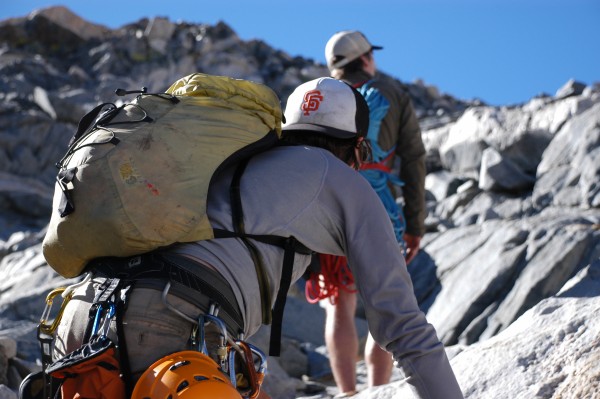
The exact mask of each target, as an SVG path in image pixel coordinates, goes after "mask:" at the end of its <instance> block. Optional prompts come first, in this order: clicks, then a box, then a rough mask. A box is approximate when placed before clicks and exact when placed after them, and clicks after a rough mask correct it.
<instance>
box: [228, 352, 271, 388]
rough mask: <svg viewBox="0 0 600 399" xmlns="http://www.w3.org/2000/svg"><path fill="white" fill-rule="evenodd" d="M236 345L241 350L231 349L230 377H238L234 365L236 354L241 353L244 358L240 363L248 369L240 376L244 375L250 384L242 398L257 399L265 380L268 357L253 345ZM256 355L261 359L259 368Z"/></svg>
mask: <svg viewBox="0 0 600 399" xmlns="http://www.w3.org/2000/svg"><path fill="white" fill-rule="evenodd" d="M236 344H237V346H238V348H239V349H238V350H233V349H231V350H230V353H229V364H230V368H231V369H230V371H229V373H230V376H231V375H235V376H236V377H237V372H236V370H235V369H234V365H235V356H236V352H237V351H239V352H240V353H241V356H242V359H241V360H242V361H241V362H240V364H242V365H245V368H246V370H245V372H244V371H242V372H241V373H240V374H242V375H244V376H245V377H246V379H247V380H248V383H249V389H248V390H247V391H246V392H244V393H242V396H243V397H244V398H249V399H256V398H257V397H258V394H259V393H260V388H261V386H262V383H263V381H264V379H265V373H266V371H267V357H266V356H265V354H264V353H263V352H262V351H261V350H260V349H258V348H257V347H255V346H254V345H252V344H249V343H247V342H244V341H236ZM254 355H256V356H258V358H259V359H260V364H259V366H258V368H257V367H256V366H255V365H254ZM236 384H237V378H236ZM238 391H239V389H238Z"/></svg>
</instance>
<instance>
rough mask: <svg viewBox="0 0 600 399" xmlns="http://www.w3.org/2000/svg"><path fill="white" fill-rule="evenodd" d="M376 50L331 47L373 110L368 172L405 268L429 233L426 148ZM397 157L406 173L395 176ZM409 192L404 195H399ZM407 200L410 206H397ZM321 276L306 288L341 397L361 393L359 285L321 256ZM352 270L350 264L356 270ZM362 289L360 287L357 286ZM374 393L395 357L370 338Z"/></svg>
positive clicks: (333, 63)
mask: <svg viewBox="0 0 600 399" xmlns="http://www.w3.org/2000/svg"><path fill="white" fill-rule="evenodd" d="M380 49H382V47H380V46H374V45H372V44H371V43H369V41H368V40H367V38H366V37H365V36H364V35H363V34H362V33H361V32H358V31H341V32H338V33H336V34H334V35H333V36H332V37H331V38H330V39H329V41H328V42H327V44H326V46H325V57H326V59H327V66H328V68H329V70H330V73H331V76H333V77H334V78H337V79H341V80H343V81H345V82H347V83H348V84H350V85H352V86H353V87H355V88H357V89H358V90H359V91H360V92H361V94H362V95H363V96H364V97H365V99H366V100H367V103H368V105H369V108H370V119H371V120H370V125H369V132H368V135H367V140H368V141H369V142H370V145H371V148H372V151H373V160H372V162H370V163H367V164H365V165H363V166H362V167H361V173H362V174H363V175H364V176H365V177H366V178H367V180H368V181H369V182H370V183H371V186H372V187H373V188H374V189H375V191H376V192H377V194H378V195H379V197H380V199H381V201H382V203H383V204H384V206H385V208H386V210H387V213H388V215H389V217H390V220H391V222H392V224H393V226H394V232H395V235H396V239H397V241H398V243H399V245H401V246H402V248H403V250H404V254H405V257H406V263H407V264H408V263H410V262H411V261H412V260H413V259H414V257H415V256H416V255H417V253H418V251H419V246H420V242H421V237H422V236H423V234H424V232H425V223H424V219H425V147H424V145H423V141H422V139H421V129H420V127H419V123H418V120H417V117H416V115H415V112H414V110H413V107H412V103H411V101H410V98H409V96H408V94H407V93H405V92H404V91H403V90H402V89H401V87H400V86H399V84H398V82H397V81H395V80H393V79H391V78H387V77H383V76H381V75H380V74H378V73H377V68H376V65H375V58H374V56H373V51H374V50H380ZM396 158H397V159H398V160H399V161H400V163H399V166H400V171H399V174H398V172H393V171H392V170H393V168H394V162H395V160H396ZM400 186H402V192H401V193H400V191H399V188H400ZM397 197H400V199H401V202H403V205H402V204H400V205H398V204H397V200H396V198H397ZM320 260H321V269H322V273H321V274H320V275H315V274H313V276H312V279H311V281H309V284H308V285H307V297H308V299H309V300H310V301H311V302H316V301H317V300H323V299H325V298H328V300H324V301H322V304H323V306H324V307H325V310H326V326H325V341H326V345H327V348H328V351H329V354H330V360H331V366H332V371H333V375H334V378H335V380H336V383H337V385H338V388H339V390H340V392H341V394H340V397H346V396H352V395H353V394H354V393H356V369H355V363H356V354H357V352H358V337H357V332H356V327H355V324H354V317H355V312H356V306H357V298H356V295H355V293H356V285H355V284H354V282H355V280H354V277H353V275H352V273H350V269H349V268H348V265H347V262H346V259H345V258H337V257H332V256H330V255H320ZM350 267H351V265H350ZM357 283H358V281H357ZM365 362H366V365H367V371H368V384H369V386H376V385H382V384H386V383H388V382H389V379H390V377H391V371H392V357H391V355H390V354H389V353H388V352H386V351H385V350H383V349H382V348H381V347H380V346H379V345H377V344H376V342H375V340H374V339H373V336H372V335H371V334H370V333H369V335H368V337H367V342H366V345H365Z"/></svg>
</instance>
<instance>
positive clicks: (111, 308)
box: [92, 302, 116, 337]
mask: <svg viewBox="0 0 600 399" xmlns="http://www.w3.org/2000/svg"><path fill="white" fill-rule="evenodd" d="M105 305H108V309H106V311H107V313H106V316H105V317H104V329H105V330H104V331H103V332H102V333H103V334H104V335H106V334H107V333H108V328H109V326H110V319H111V318H112V317H113V316H114V315H115V309H116V308H115V304H114V303H112V302H107V303H104V304H102V303H100V304H98V309H97V310H96V316H94V324H93V325H92V337H93V336H96V335H97V334H98V329H99V328H100V321H101V320H102V313H103V311H104V310H105V309H104V307H105Z"/></svg>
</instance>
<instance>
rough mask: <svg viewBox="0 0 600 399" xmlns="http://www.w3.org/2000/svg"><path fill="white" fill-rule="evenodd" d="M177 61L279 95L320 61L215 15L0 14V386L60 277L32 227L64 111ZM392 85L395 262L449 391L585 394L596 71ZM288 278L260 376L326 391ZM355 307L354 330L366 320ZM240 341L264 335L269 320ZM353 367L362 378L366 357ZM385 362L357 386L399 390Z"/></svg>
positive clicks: (285, 391)
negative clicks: (398, 152) (411, 107)
mask: <svg viewBox="0 0 600 399" xmlns="http://www.w3.org/2000/svg"><path fill="white" fill-rule="evenodd" d="M193 72H206V73H212V74H218V75H228V76H232V77H237V78H244V79H250V80H254V81H258V82H262V83H265V84H266V85H268V86H270V87H271V88H273V89H274V90H275V91H276V92H277V93H278V95H279V96H280V98H282V99H285V98H287V96H288V95H289V93H290V92H291V91H292V90H293V88H295V87H296V86H297V85H299V84H300V83H302V82H304V81H307V80H310V79H313V78H316V77H319V76H326V75H327V74H328V71H327V68H326V67H325V66H324V65H320V64H318V63H316V62H314V61H313V60H310V59H304V58H302V57H292V56H290V55H288V54H286V53H285V52H284V51H282V50H277V49H273V48H271V47H269V46H268V45H266V44H265V43H264V42H262V41H250V42H244V41H242V40H240V39H239V37H238V36H237V35H236V33H235V32H234V31H233V30H232V29H231V28H230V27H229V26H227V25H225V24H223V23H219V24H217V25H215V26H210V25H205V24H187V23H173V22H171V21H168V20H167V19H164V18H155V19H151V20H150V19H142V20H140V21H137V22H132V23H131V24H128V25H125V26H123V27H121V28H119V29H114V30H111V29H108V28H106V27H102V26H99V25H96V24H93V23H91V22H87V21H84V20H82V19H81V18H79V17H78V16H76V15H74V14H72V13H71V12H70V11H69V10H68V9H65V8H63V7H55V8H51V9H46V10H41V11H37V12H35V13H32V14H31V15H29V16H26V17H23V18H14V19H11V20H7V21H1V22H0V144H1V145H0V276H2V278H1V279H0V337H3V338H2V340H0V384H4V385H5V386H2V385H0V388H1V389H3V390H4V389H5V390H7V391H6V392H7V395H10V394H12V393H14V392H13V391H15V390H16V388H17V387H18V385H19V383H20V380H21V379H22V378H23V376H24V375H25V374H26V373H27V372H28V371H30V370H35V369H36V367H39V366H36V365H35V364H34V363H33V362H34V361H35V360H36V359H38V358H39V347H38V344H37V341H36V338H35V329H36V325H37V323H38V321H39V317H40V314H41V311H42V309H43V306H44V298H45V296H46V294H47V293H48V292H49V291H50V290H51V289H53V288H55V287H57V286H62V285H66V284H69V283H72V282H74V281H76V280H70V281H65V280H64V279H62V278H61V277H60V276H58V275H57V274H56V273H55V272H54V271H53V270H52V269H50V268H49V267H48V266H47V264H46V262H45V260H44V258H43V256H42V255H41V241H42V239H43V237H44V229H45V227H46V225H47V222H48V220H49V215H50V212H51V202H52V193H53V185H54V179H55V175H56V168H55V167H54V163H55V162H56V161H57V160H58V159H60V158H61V157H62V155H63V154H64V152H65V150H66V145H67V142H68V140H69V139H70V137H71V136H72V135H73V133H74V132H75V130H76V128H77V123H78V121H79V119H80V118H81V117H82V116H83V115H84V114H85V113H86V112H88V111H89V110H90V109H92V108H93V107H94V106H96V105H97V104H99V103H101V102H107V101H108V102H116V103H119V102H120V101H122V98H120V97H117V96H115V94H114V90H115V89H117V88H124V89H139V88H141V87H144V86H145V87H148V89H149V90H150V91H163V90H165V89H166V88H167V87H168V86H169V85H170V84H171V83H172V82H174V81H175V80H177V79H178V78H180V77H182V76H185V75H187V74H190V73H193ZM401 85H402V87H404V89H405V90H406V91H407V92H408V93H409V94H410V95H411V98H412V100H413V103H414V104H415V107H416V111H417V114H418V116H419V118H420V121H421V126H422V130H423V139H424V142H425V144H426V148H427V151H428V156H427V164H428V168H429V169H428V170H429V172H430V173H429V174H428V177H427V183H426V184H427V189H428V197H427V198H428V199H427V201H428V202H427V206H428V211H429V214H428V217H427V221H426V224H427V229H428V232H427V234H426V235H425V237H424V238H423V243H422V251H421V252H420V253H419V255H418V256H417V258H416V259H415V260H414V261H413V262H412V263H411V264H410V265H409V271H410V273H411V276H412V278H413V283H414V289H415V294H416V296H417V298H418V300H419V303H420V304H421V307H422V309H423V310H424V311H425V312H427V315H428V319H429V321H430V322H431V323H432V324H433V325H434V326H435V327H436V329H437V331H438V334H439V336H440V338H441V339H442V340H443V341H444V342H445V343H446V344H447V345H449V350H448V351H449V354H450V355H451V356H453V357H454V358H453V360H452V363H453V365H454V368H455V370H456V373H457V376H458V378H459V382H460V383H461V386H462V387H463V389H464V391H465V395H466V396H467V397H472V398H506V397H511V398H512V397H539V398H553V397H562V398H573V399H574V398H583V397H586V398H587V397H594V396H593V395H594V394H595V393H596V392H598V390H599V389H598V388H599V387H598V383H599V378H600V377H599V376H600V371H599V370H598V366H597V365H598V364H599V362H598V360H599V359H598V358H597V357H598V356H597V353H598V352H599V351H598V334H597V332H598V331H599V330H600V326H598V325H597V322H596V320H597V317H596V316H595V315H596V314H597V313H598V310H599V309H598V307H599V303H598V297H599V296H600V295H599V294H600V289H599V288H598V279H599V277H598V276H599V272H598V267H599V266H598V259H599V258H600V245H599V241H600V209H599V208H600V145H599V144H600V87H599V86H598V84H596V85H595V86H589V87H585V85H582V84H581V83H579V82H576V81H569V82H567V83H566V84H565V86H564V87H562V88H559V89H558V90H557V94H556V96H554V97H543V98H533V99H532V100H530V101H529V102H527V103H525V104H519V105H513V106H510V107H489V106H486V105H485V104H480V103H475V102H468V101H462V100H458V99H455V98H453V97H451V96H449V95H440V94H439V92H438V91H437V90H436V89H435V88H433V87H425V86H424V85H423V83H420V82H417V83H414V84H406V83H402V82H401ZM284 105H285V104H284ZM293 288H294V289H293V290H292V291H291V293H290V300H289V304H288V307H287V309H286V315H285V326H284V336H285V338H284V340H285V341H284V344H283V348H284V349H285V350H284V352H283V357H282V358H281V359H279V360H278V359H269V362H270V374H269V375H268V377H267V379H266V382H265V389H266V390H267V392H269V393H270V394H271V396H272V397H274V398H283V399H285V398H294V397H307V398H308V397H310V398H313V399H316V398H329V397H331V396H333V394H335V393H336V392H335V388H334V385H333V383H332V380H331V378H330V376H329V378H328V363H327V354H326V351H325V349H324V348H323V338H322V337H323V332H322V331H323V326H322V321H323V312H322V309H321V308H320V307H319V306H316V305H308V304H307V303H306V302H305V301H304V293H303V290H302V285H301V284H299V285H298V286H296V287H293ZM306 320H310V321H311V328H310V329H307V328H306ZM357 324H358V327H359V332H360V335H361V336H364V335H365V334H366V322H365V321H364V320H363V319H361V318H357ZM254 340H255V342H256V343H258V344H259V346H262V347H265V345H266V342H267V341H268V329H266V330H265V331H261V332H260V333H259V334H258V335H257V336H256V337H255V338H254ZM358 368H359V374H358V378H359V386H360V387H364V386H365V381H366V380H365V371H364V370H365V369H364V363H363V362H361V363H359V364H358ZM303 375H309V376H311V377H312V378H313V380H318V382H314V381H313V382H310V381H309V382H307V381H305V380H303V379H302V376H303ZM393 379H394V382H393V383H391V384H390V385H388V386H384V387H381V388H378V389H376V390H373V391H371V392H370V393H369V395H374V396H368V397H373V398H375V397H376V398H391V397H396V396H394V395H398V394H406V395H407V396H406V397H410V396H408V395H410V393H407V389H408V388H406V387H405V386H404V384H403V383H402V382H400V381H399V380H401V376H400V375H399V374H398V373H397V372H396V371H395V374H394V378H393ZM0 392H4V391H0ZM8 392H10V393H8ZM2 395H3V393H0V397H3V396H2ZM7 397H11V396H7ZM361 397H367V393H366V392H365V393H364V394H361V395H359V396H357V398H359V399H360V398H361Z"/></svg>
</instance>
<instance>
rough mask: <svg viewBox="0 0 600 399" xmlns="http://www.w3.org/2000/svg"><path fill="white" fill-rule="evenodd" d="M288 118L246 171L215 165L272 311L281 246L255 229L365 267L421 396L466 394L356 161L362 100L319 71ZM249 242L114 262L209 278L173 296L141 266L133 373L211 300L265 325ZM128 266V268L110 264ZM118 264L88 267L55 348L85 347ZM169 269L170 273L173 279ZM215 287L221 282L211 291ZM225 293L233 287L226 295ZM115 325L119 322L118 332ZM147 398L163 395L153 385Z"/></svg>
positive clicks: (184, 334)
mask: <svg viewBox="0 0 600 399" xmlns="http://www.w3.org/2000/svg"><path fill="white" fill-rule="evenodd" d="M285 117H286V120H287V123H286V124H284V126H283V130H284V133H283V142H284V144H287V145H281V146H277V147H275V148H273V149H270V150H267V151H265V152H262V153H260V154H257V155H255V156H253V157H252V158H251V159H250V160H249V162H248V163H247V165H246V167H245V170H244V172H243V174H242V175H241V176H240V175H239V174H238V171H239V169H238V167H237V165H232V166H229V167H227V168H225V169H223V170H222V171H220V172H219V173H218V174H216V175H214V178H213V181H212V184H211V189H210V190H209V193H208V199H207V202H208V207H207V214H208V217H209V219H210V222H211V225H212V226H213V227H214V228H216V229H225V230H228V231H233V221H232V212H233V211H232V209H233V208H234V207H235V204H232V197H231V196H230V194H231V191H232V188H231V187H232V184H231V182H232V181H236V180H237V178H238V177H240V179H239V185H238V186H236V188H238V189H239V192H240V199H241V205H242V208H243V220H242V222H243V225H244V226H245V232H246V233H247V234H249V235H250V236H247V237H248V238H247V239H246V240H248V241H250V242H252V245H253V247H254V248H255V249H256V251H257V253H258V254H259V255H260V258H261V259H262V260H263V266H264V268H265V271H266V274H267V276H268V283H269V284H268V289H269V291H270V297H271V298H272V300H271V302H270V303H268V304H267V306H268V308H269V309H271V308H272V307H273V305H274V304H276V302H277V301H276V300H275V297H276V294H277V293H278V289H279V285H280V282H282V281H283V280H282V274H284V272H283V271H282V262H283V261H284V259H285V258H284V250H283V249H282V248H280V247H278V246H274V245H270V244H268V243H265V242H263V241H260V240H259V239H258V238H257V237H263V236H262V235H264V234H268V235H276V236H280V237H291V238H295V240H297V241H298V242H300V243H302V244H303V245H304V246H305V247H307V248H309V249H311V250H312V251H315V252H319V253H331V254H335V255H343V256H347V257H348V259H349V261H350V265H351V268H352V272H353V273H354V275H356V276H357V277H359V278H358V279H357V289H358V291H359V292H360V295H361V296H362V297H363V300H364V302H365V309H366V314H367V317H368V319H369V324H370V327H371V331H372V332H373V336H374V337H375V339H376V340H377V342H378V343H379V344H380V345H382V346H384V347H386V348H387V349H388V350H389V351H390V352H391V353H393V355H394V358H395V359H396V360H397V361H398V364H399V367H402V369H403V370H404V372H405V374H406V376H407V378H408V379H407V381H408V383H409V384H410V385H411V386H412V388H413V389H414V392H415V394H416V395H417V397H419V398H427V399H457V398H462V397H463V396H462V393H461V391H460V387H459V386H458V383H457V381H456V378H455V376H454V373H453V371H452V369H451V367H450V363H449V361H448V358H447V356H446V353H445V350H444V346H443V345H442V343H441V342H440V341H439V339H438V337H437V335H436V332H435V329H434V328H433V326H432V325H430V324H429V323H427V320H426V318H425V315H424V314H423V312H421V311H420V309H419V307H418V305H417V302H416V299H415V296H414V293H413V287H412V283H411V280H410V276H409V274H408V272H407V269H406V264H405V261H404V258H403V256H402V253H401V251H400V248H399V247H398V245H397V242H396V239H395V237H394V232H393V229H392V227H391V225H390V224H389V221H388V220H389V218H388V216H387V214H386V211H385V209H384V208H383V206H382V205H381V202H380V201H379V199H378V197H377V195H376V194H375V192H374V191H373V190H372V189H371V187H370V186H369V184H368V183H367V182H366V181H365V180H364V179H363V178H362V177H360V176H359V175H358V174H357V173H356V172H355V171H354V170H353V169H352V168H351V167H349V166H353V167H355V168H356V167H358V166H359V165H360V163H361V162H362V161H363V160H364V159H365V154H366V153H367V151H366V147H365V144H364V136H365V135H366V132H367V130H368V128H367V126H368V107H367V105H366V103H365V102H364V99H363V98H362V96H360V94H358V92H357V91H356V90H354V89H353V88H351V87H350V86H349V85H347V84H345V83H343V82H341V81H339V80H336V79H332V78H320V79H316V80H313V81H310V82H307V83H305V84H303V85H301V86H299V87H298V88H297V89H296V90H295V91H294V92H293V93H292V94H291V95H290V97H289V99H288V101H287V108H286V113H285ZM382 226H383V227H382ZM252 234H255V235H256V236H251V235H252ZM253 237H255V238H253ZM246 240H244V239H241V238H239V237H228V238H218V239H211V240H204V241H197V242H192V243H182V244H177V245H174V246H171V247H169V248H168V249H165V250H161V251H156V252H154V253H153V255H152V256H149V257H146V256H141V257H140V256H137V257H132V258H123V259H121V258H119V259H116V260H115V261H114V262H115V263H114V265H115V266H118V265H120V264H123V265H129V267H133V268H139V269H141V270H146V271H150V272H151V271H155V270H159V269H160V268H161V267H165V265H166V266H168V267H169V268H171V270H172V269H173V268H177V269H180V270H181V269H183V270H185V272H186V273H187V274H188V276H190V278H191V277H194V278H196V279H199V280H203V281H205V282H208V283H209V285H208V286H207V284H204V285H202V286H204V287H206V288H207V289H206V291H202V292H196V293H195V294H194V295H195V296H196V297H202V296H204V297H207V296H208V297H207V298H205V300H200V301H198V303H200V305H196V304H194V303H191V302H190V300H189V299H190V298H189V296H191V295H192V291H190V290H187V291H182V292H179V293H178V292H177V291H176V290H172V291H168V290H167V292H168V296H167V294H166V293H165V291H164V290H163V288H162V286H163V285H164V284H162V285H161V282H160V280H158V281H157V280H156V279H155V278H154V279H151V280H152V281H145V280H144V274H143V273H142V274H141V275H140V279H139V280H137V281H136V283H135V285H134V286H133V288H132V289H131V292H130V293H129V295H128V300H127V308H126V310H125V311H124V315H123V323H122V326H123V331H122V335H123V336H124V339H125V343H126V345H124V346H123V347H124V348H126V351H127V355H128V356H127V357H128V358H129V362H130V367H129V368H130V370H131V376H132V378H133V381H132V383H135V378H136V376H139V375H140V374H141V373H143V372H144V370H146V369H147V368H148V366H149V365H150V364H152V363H153V362H154V361H156V359H158V358H160V357H162V356H165V355H168V354H169V353H173V352H177V351H183V350H189V349H190V346H189V345H190V343H189V338H190V332H191V331H193V329H194V323H192V322H191V321H190V320H192V321H193V320H198V315H199V314H203V313H206V312H207V311H208V305H206V304H212V305H215V304H216V305H224V303H222V299H223V298H227V297H229V298H233V301H232V302H233V303H231V304H229V305H230V306H219V307H220V309H221V310H220V312H219V314H218V315H219V317H222V319H223V321H224V322H225V324H227V327H228V329H229V330H233V331H235V330H238V328H237V327H236V326H235V324H233V323H234V322H235V321H236V320H238V322H239V323H240V324H241V332H243V334H244V336H245V337H250V336H252V335H253V334H254V333H255V332H256V331H257V330H258V329H259V327H260V326H261V324H262V322H263V317H262V316H263V315H262V311H261V309H263V306H262V304H261V296H260V295H258V293H259V292H260V288H259V281H258V279H257V274H256V270H255V263H254V260H253V257H252V253H251V252H252V251H250V250H249V248H248V247H247V242H245V241H246ZM310 259H311V256H310V254H302V253H297V254H296V256H295V260H294V262H293V265H292V266H293V268H292V270H291V280H292V281H295V280H298V279H299V278H301V276H302V275H303V274H304V272H305V270H306V268H307V267H308V265H309V263H310ZM146 262H147V263H146ZM128 271H129V270H128V269H127V266H126V267H123V268H121V269H119V270H117V271H115V272H114V273H116V274H117V275H118V274H119V272H120V273H126V272H128ZM111 273H113V272H111V260H110V259H109V260H107V261H106V264H105V265H104V266H103V267H99V268H98V269H97V270H94V269H92V275H93V279H92V281H91V282H89V283H87V284H85V285H83V286H81V287H79V288H77V290H76V291H75V293H74V296H73V299H71V301H70V302H69V303H68V305H67V307H66V309H65V311H64V314H63V317H62V320H63V321H62V322H61V324H60V326H59V328H58V331H57V336H58V337H57V340H56V346H55V352H56V354H55V355H57V356H63V355H64V354H66V353H69V352H71V351H72V350H73V349H74V348H77V347H79V346H80V345H81V341H82V336H83V331H84V330H85V325H86V323H87V316H86V315H87V313H88V310H89V308H90V306H91V302H92V299H93V297H94V296H95V295H97V292H96V291H97V288H98V286H99V285H100V284H101V283H102V280H103V278H104V277H111V276H110V274H111ZM107 275H108V276H107ZM170 276H172V274H170V275H169V277H168V278H167V279H166V281H164V282H163V283H169V282H170V280H169V279H170V278H171V277H170ZM211 286H212V287H214V288H215V289H217V293H215V295H214V296H213V295H212V294H211V293H212V292H214V290H210V287H211ZM166 287H168V284H167V285H166ZM228 292H231V294H232V295H229V296H228V295H226V294H227V293H228ZM186 293H187V294H186ZM217 294H220V295H217ZM202 303H204V304H205V305H202ZM167 305H168V306H167ZM212 305H211V307H212ZM174 310H176V311H174ZM236 314H239V316H241V317H235V316H236ZM114 330H115V326H113V325H112V324H111V325H110V330H109V331H110V333H111V334H112V335H114V334H115V332H114ZM201 385H202V383H199V384H197V386H198V387H201ZM199 389H200V388H199ZM148 396H150V397H155V396H154V395H152V393H150V394H148ZM173 397H174V398H175V397H179V395H175V396H173ZM186 397H190V396H186ZM194 397H195V396H194Z"/></svg>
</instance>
